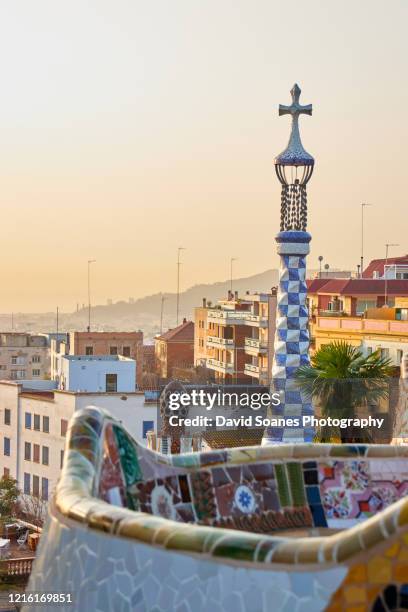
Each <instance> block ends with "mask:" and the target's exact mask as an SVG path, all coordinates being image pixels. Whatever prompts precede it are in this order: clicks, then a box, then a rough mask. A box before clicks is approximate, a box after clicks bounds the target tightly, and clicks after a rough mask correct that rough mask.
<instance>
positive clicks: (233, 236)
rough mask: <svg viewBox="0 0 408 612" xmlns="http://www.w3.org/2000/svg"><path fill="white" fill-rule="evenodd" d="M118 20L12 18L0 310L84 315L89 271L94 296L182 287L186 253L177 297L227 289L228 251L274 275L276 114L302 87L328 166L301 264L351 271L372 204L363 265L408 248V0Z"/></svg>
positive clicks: (139, 10)
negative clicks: (405, 183)
mask: <svg viewBox="0 0 408 612" xmlns="http://www.w3.org/2000/svg"><path fill="white" fill-rule="evenodd" d="M347 6H348V8H349V10H348V11H347V10H345V7H347ZM23 7H24V10H23ZM368 7H369V11H368V14H369V15H370V20H367V8H368ZM119 9H120V10H119ZM119 9H118V5H115V7H112V6H111V5H110V4H109V3H107V2H104V3H98V10H97V9H96V6H95V5H92V4H91V5H88V6H87V7H83V6H82V4H80V3H75V2H74V3H73V4H72V5H71V7H70V11H66V13H64V19H63V20H61V19H59V18H58V17H59V16H60V9H58V8H56V7H55V6H53V4H52V3H50V2H40V3H37V4H36V7H35V9H34V7H33V6H30V4H29V3H16V4H13V5H12V6H11V5H9V6H8V7H4V8H3V11H4V16H5V17H6V18H5V19H4V20H3V23H2V25H1V26H0V28H1V32H2V37H1V42H0V45H1V47H0V48H1V49H2V51H3V53H2V57H3V58H5V59H4V60H3V95H2V99H1V100H0V130H1V134H2V139H1V143H0V161H1V163H0V174H1V176H0V180H1V184H2V202H3V210H4V212H5V213H7V214H8V222H7V229H6V231H5V232H4V234H3V240H2V250H1V252H2V258H3V261H4V262H5V261H7V265H5V266H3V285H4V287H6V288H7V291H4V292H3V300H2V307H1V309H0V310H1V311H3V312H10V311H13V310H14V311H20V312H43V311H48V310H52V309H53V308H55V307H56V305H59V306H60V308H61V309H62V310H65V311H71V312H72V311H74V310H75V309H76V304H77V303H78V302H79V303H86V302H87V297H86V296H87V270H86V262H87V260H88V259H96V260H97V263H96V264H95V266H94V267H93V270H92V294H93V298H92V301H93V303H95V304H97V303H105V302H106V298H107V297H111V298H112V299H113V300H114V301H116V300H119V299H127V298H128V297H129V295H131V296H134V297H135V298H138V297H141V296H144V295H149V294H152V293H157V292H159V291H163V292H173V291H175V287H176V271H175V267H176V257H177V247H178V246H179V244H183V246H184V247H185V248H186V251H185V252H183V265H182V272H181V274H182V276H181V287H182V289H185V288H187V287H191V286H193V285H194V284H196V283H208V282H215V281H218V280H224V279H226V278H228V274H229V262H230V258H231V257H237V258H238V261H237V262H236V263H235V265H234V274H236V275H237V276H239V277H245V276H250V275H251V274H255V273H258V272H260V271H262V270H265V269H270V268H277V267H278V257H277V255H276V254H275V252H274V248H273V239H274V235H275V233H276V232H277V230H278V225H279V185H278V184H277V183H276V181H275V176H274V169H273V158H274V157H275V156H276V155H277V154H278V153H279V152H280V151H281V150H282V149H283V148H284V147H285V145H286V142H287V131H288V125H287V121H284V120H282V121H280V120H278V117H277V116H276V109H277V106H278V104H279V103H286V102H287V99H285V98H282V95H283V92H287V91H288V89H289V88H290V87H291V86H292V85H293V82H295V81H298V82H299V84H300V86H301V88H302V90H303V94H302V96H303V98H302V99H303V100H304V102H305V103H308V102H309V100H314V99H316V100H317V101H318V102H317V103H316V104H315V107H314V117H313V128H312V126H311V122H310V119H309V118H305V119H304V120H303V121H302V133H303V135H304V139H305V141H307V142H308V146H309V148H310V150H311V151H312V152H313V154H314V155H316V158H317V159H318V164H317V166H316V177H318V180H316V181H315V182H313V183H312V184H311V186H310V201H311V202H312V205H311V206H310V210H309V226H310V228H311V230H312V233H313V241H312V243H311V254H310V258H309V266H310V267H313V268H317V267H318V260H317V258H318V256H319V255H323V256H324V257H325V261H326V262H328V263H329V264H330V266H331V267H337V268H349V269H353V270H355V269H356V266H357V264H358V263H359V258H360V207H361V203H362V202H369V203H372V204H373V206H372V207H371V208H370V209H369V210H367V211H366V220H365V234H366V235H365V258H366V261H369V260H370V259H373V258H378V257H383V256H384V254H385V243H387V242H389V243H397V244H399V245H400V247H398V248H394V249H393V252H392V255H403V254H405V253H406V252H407V250H408V249H407V248H405V246H404V245H405V243H404V238H405V235H406V229H407V228H406V223H404V222H403V221H404V218H405V217H404V216H403V215H404V211H405V210H406V201H405V195H404V191H403V190H400V189H393V190H391V189H390V185H393V184H394V185H398V183H399V182H400V180H401V177H403V175H404V154H403V153H404V143H405V140H406V138H407V136H408V134H407V126H406V124H405V122H402V121H401V120H400V113H399V112H393V111H392V110H391V109H392V107H393V104H394V103H393V100H394V99H396V100H398V105H399V107H402V108H403V107H404V102H406V100H407V99H408V88H407V86H406V84H405V83H404V81H403V80H402V81H401V78H400V75H401V74H403V67H404V60H403V58H404V57H405V55H406V51H407V45H408V43H407V41H406V37H405V32H404V25H403V24H404V23H405V21H406V19H405V18H406V17H407V16H408V9H407V7H406V5H404V3H403V2H395V3H393V5H392V6H391V7H386V6H384V5H383V3H381V2H370V3H369V4H368V2H362V3H359V4H358V5H357V6H356V5H355V3H351V2H346V4H343V5H342V6H341V7H335V6H334V5H328V4H327V3H324V2H322V1H320V0H319V1H318V0H316V1H314V2H311V3H309V4H308V7H307V9H306V8H305V7H296V9H295V8H293V7H289V6H281V5H280V4H279V3H278V2H275V1H274V2H260V3H259V5H258V10H257V11H256V12H254V11H253V10H252V9H251V7H249V6H247V5H246V4H245V2H237V3H234V5H230V4H229V3H222V4H221V5H218V4H217V5H215V4H213V3H211V2H209V3H207V4H206V5H205V6H204V5H201V6H198V5H192V4H188V3H184V2H179V3H174V4H172V7H171V8H170V7H169V6H168V5H166V3H165V2H158V3H157V4H155V5H149V6H145V5H142V4H140V3H138V4H134V3H131V2H127V1H124V0H123V1H122V2H120V3H119ZM214 10H215V11H216V13H215V14H216V16H217V19H214ZM351 15H352V18H350V17H351ZM277 16H279V19H276V17H277ZM79 17H80V18H79ZM282 20H286V21H290V22H291V29H292V31H291V39H290V40H291V43H290V45H288V44H287V40H286V36H287V33H286V31H284V30H282V28H281V27H280V22H281V21H282ZM312 23H313V28H314V32H315V36H313V37H310V36H309V28H310V26H311V24H312ZM6 24H7V25H6ZM90 29H92V46H90V45H89V31H90ZM151 32H154V36H151ZM226 41H227V42H228V44H226ZM306 41H307V44H306ZM282 49H284V53H283V54H282ZM322 49H324V51H325V52H324V53H322ZM187 51H188V52H187ZM10 58H11V59H10ZM278 58H279V63H278V62H277V59H278ZM390 65H392V66H393V70H390V69H389V66H390ZM322 77H323V78H322ZM27 97H29V99H30V104H27V103H26V102H27ZM37 228H38V229H37ZM215 244H216V246H214V245H215ZM342 244H344V249H342ZM16 245H18V246H17V247H16ZM351 245H352V246H351Z"/></svg>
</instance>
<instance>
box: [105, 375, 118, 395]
mask: <svg viewBox="0 0 408 612" xmlns="http://www.w3.org/2000/svg"><path fill="white" fill-rule="evenodd" d="M117 390H118V375H117V374H106V392H107V393H116V391H117Z"/></svg>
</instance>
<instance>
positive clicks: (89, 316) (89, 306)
mask: <svg viewBox="0 0 408 612" xmlns="http://www.w3.org/2000/svg"><path fill="white" fill-rule="evenodd" d="M95 262H96V259H88V332H90V331H91V264H93V263H95Z"/></svg>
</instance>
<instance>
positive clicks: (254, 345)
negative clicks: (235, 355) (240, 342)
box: [245, 338, 268, 354]
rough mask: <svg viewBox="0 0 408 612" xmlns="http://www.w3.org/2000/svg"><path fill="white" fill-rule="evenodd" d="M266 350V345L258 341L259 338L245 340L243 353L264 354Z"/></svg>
mask: <svg viewBox="0 0 408 612" xmlns="http://www.w3.org/2000/svg"><path fill="white" fill-rule="evenodd" d="M267 349H268V343H267V342H265V341H263V340H259V338H245V351H249V353H250V354H252V353H254V352H256V353H265V352H266V351H267Z"/></svg>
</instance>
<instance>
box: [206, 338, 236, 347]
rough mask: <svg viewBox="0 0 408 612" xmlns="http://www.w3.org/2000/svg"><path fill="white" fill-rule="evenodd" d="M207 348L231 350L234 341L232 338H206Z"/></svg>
mask: <svg viewBox="0 0 408 612" xmlns="http://www.w3.org/2000/svg"><path fill="white" fill-rule="evenodd" d="M207 347H209V348H220V347H221V348H228V349H233V348H235V347H234V340H233V339H232V338H219V337H218V336H207Z"/></svg>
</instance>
